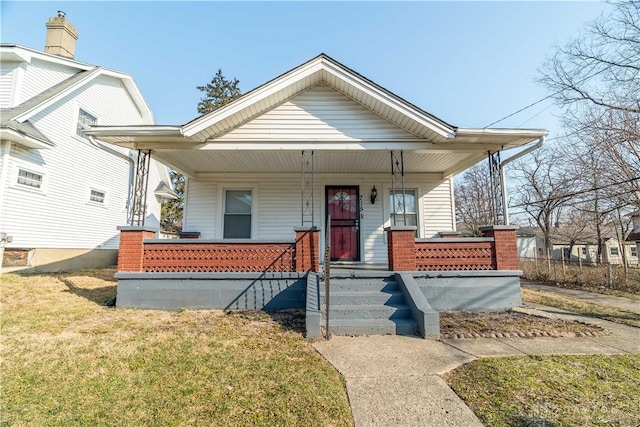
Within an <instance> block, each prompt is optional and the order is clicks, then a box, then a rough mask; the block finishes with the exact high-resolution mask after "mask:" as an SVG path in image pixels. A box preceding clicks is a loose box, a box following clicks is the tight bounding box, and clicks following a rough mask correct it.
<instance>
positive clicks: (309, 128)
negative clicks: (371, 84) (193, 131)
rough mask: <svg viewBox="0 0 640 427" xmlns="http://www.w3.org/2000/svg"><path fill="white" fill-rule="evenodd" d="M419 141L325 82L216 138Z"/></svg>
mask: <svg viewBox="0 0 640 427" xmlns="http://www.w3.org/2000/svg"><path fill="white" fill-rule="evenodd" d="M235 140H246V141H272V140H273V141H281V142H282V141H300V140H314V141H316V140H318V141H322V140H325V141H333V142H335V141H340V142H343V141H364V140H368V141H407V140H412V141H419V138H418V137H417V136H415V135H413V134H411V133H409V132H406V131H404V130H403V129H400V128H398V127H397V126H395V125H394V124H392V123H391V122H389V121H387V120H385V119H383V118H381V117H380V116H378V115H376V114H374V113H372V112H371V111H369V110H367V109H366V108H364V107H362V106H361V105H359V104H358V103H356V102H355V101H353V100H351V99H350V98H348V97H346V96H344V95H342V94H341V93H339V92H337V91H336V90H334V89H332V88H331V87H329V86H326V85H319V86H315V87H312V88H311V89H309V90H307V91H305V92H303V93H301V94H300V95H297V96H295V97H294V98H292V99H290V100H288V101H286V102H284V103H282V104H281V105H279V106H277V107H275V108H273V109H272V110H270V111H267V112H266V113H264V114H262V115H261V116H258V117H256V118H255V119H253V120H251V121H250V122H248V123H246V124H244V125H242V126H240V127H238V128H237V129H234V130H233V131H231V132H229V133H227V134H225V135H223V136H221V137H219V138H217V141H220V142H225V141H235Z"/></svg>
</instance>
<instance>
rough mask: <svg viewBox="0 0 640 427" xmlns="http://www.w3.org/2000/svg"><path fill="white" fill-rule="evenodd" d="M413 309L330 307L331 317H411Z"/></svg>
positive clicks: (354, 318) (355, 318)
mask: <svg viewBox="0 0 640 427" xmlns="http://www.w3.org/2000/svg"><path fill="white" fill-rule="evenodd" d="M410 318H411V310H410V309H409V308H400V309H396V308H394V307H385V306H380V308H376V309H375V310H371V309H367V310H360V309H357V308H356V309H344V310H341V309H333V310H332V309H331V308H329V319H353V320H357V319H363V320H364V319H410Z"/></svg>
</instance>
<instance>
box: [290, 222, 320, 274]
mask: <svg viewBox="0 0 640 427" xmlns="http://www.w3.org/2000/svg"><path fill="white" fill-rule="evenodd" d="M294 231H295V232H296V267H295V268H296V271H297V272H301V273H306V272H308V271H320V248H319V246H318V244H319V243H320V241H319V238H320V230H318V229H317V228H316V227H296V228H294Z"/></svg>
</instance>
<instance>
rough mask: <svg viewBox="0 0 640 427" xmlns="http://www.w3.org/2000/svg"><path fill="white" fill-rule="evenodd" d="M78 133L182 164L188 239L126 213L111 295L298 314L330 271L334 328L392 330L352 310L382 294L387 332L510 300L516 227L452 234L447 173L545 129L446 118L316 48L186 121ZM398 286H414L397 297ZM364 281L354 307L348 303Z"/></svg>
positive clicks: (138, 303)
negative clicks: (140, 223)
mask: <svg viewBox="0 0 640 427" xmlns="http://www.w3.org/2000/svg"><path fill="white" fill-rule="evenodd" d="M88 134H89V135H93V136H94V137H95V138H96V139H98V140H100V141H103V142H105V143H109V144H112V145H115V146H119V147H124V148H129V149H135V150H139V151H142V152H148V153H150V154H151V155H152V156H153V157H154V158H156V159H159V160H160V161H162V162H163V163H165V164H167V165H170V166H171V167H172V168H175V169H176V170H178V171H180V172H181V173H183V174H185V175H186V176H187V177H188V179H187V184H186V191H185V193H186V194H185V211H184V225H183V227H184V232H186V233H190V234H191V237H194V238H195V239H184V238H183V239H177V240H171V241H170V242H169V241H166V240H164V241H162V240H159V239H155V238H154V237H155V232H156V230H155V229H154V228H149V227H142V228H140V227H134V228H131V227H123V228H121V232H122V239H121V242H129V243H128V247H126V248H123V247H122V246H121V253H120V260H119V266H120V267H119V273H118V274H117V278H118V297H117V298H118V302H117V304H118V305H119V306H122V307H141V308H164V309H166V308H169V309H177V308H181V307H191V308H194V307H215V308H258V309H260V308H267V309H270V308H283V307H293V306H298V307H304V306H305V304H306V308H307V316H308V320H309V316H310V313H316V311H317V309H318V307H319V301H320V300H321V299H322V298H324V297H323V296H322V295H321V294H322V293H323V291H322V289H324V288H323V287H321V286H319V283H320V282H322V281H325V282H326V280H327V279H329V280H331V281H332V282H331V283H332V285H331V286H333V289H335V292H334V293H333V294H332V296H331V302H332V305H333V307H334V308H335V310H336V311H335V313H334V311H331V313H334V314H332V315H331V316H330V317H332V318H333V319H335V320H334V322H335V323H334V324H333V325H334V328H335V329H336V330H338V329H340V326H341V325H342V326H343V327H344V329H341V330H342V331H343V332H345V333H359V332H368V333H371V332H372V331H373V332H375V331H377V332H381V331H383V332H384V331H386V332H389V330H387V329H375V328H373V327H371V328H370V329H367V327H365V326H363V325H365V324H367V321H369V323H368V325H369V326H371V325H372V324H373V323H375V322H376V321H377V320H376V319H371V317H376V318H377V314H376V315H374V314H373V313H378V311H377V309H376V308H375V307H378V306H381V307H378V308H380V310H379V313H382V314H380V316H381V317H383V318H384V319H383V320H387V321H389V320H391V321H393V324H392V328H395V329H392V330H390V332H398V333H400V331H401V330H404V329H402V327H403V326H402V325H403V323H402V322H400V319H401V318H403V317H404V316H405V314H406V315H407V316H409V315H408V314H407V313H409V312H410V311H411V313H413V314H412V315H411V316H409V317H412V316H413V317H414V318H415V317H416V316H417V317H420V316H422V315H424V313H431V314H433V312H435V311H436V310H441V309H452V308H467V309H477V310H481V309H496V308H499V309H503V308H507V307H511V306H513V305H518V304H519V303H520V294H519V279H518V277H519V274H520V272H519V271H518V265H517V255H516V253H517V252H516V247H515V233H514V230H515V227H509V226H495V227H489V228H488V229H487V230H486V233H487V234H486V236H485V237H483V238H476V239H467V238H460V237H458V233H455V232H454V230H455V224H456V219H455V209H454V194H453V187H452V177H453V175H455V174H456V173H458V172H461V171H463V170H464V169H466V168H468V167H470V166H472V165H474V164H475V163H477V162H479V161H482V160H485V159H486V158H487V156H488V155H489V156H490V157H493V158H494V159H495V158H496V157H497V156H498V155H499V153H500V152H501V151H503V150H508V149H511V148H516V147H522V146H525V145H527V144H529V143H538V142H541V141H542V140H543V138H544V136H545V135H546V134H547V131H546V130H539V129H474V128H460V127H456V126H452V125H450V124H448V123H446V122H444V121H443V120H441V119H439V118H437V117H435V116H433V115H431V114H429V113H428V112H426V111H423V110H422V109H420V108H419V107H417V106H415V105H413V104H411V103H409V102H407V101H406V100H404V99H402V98H400V97H398V96H396V95H394V94H393V93H391V92H389V91H388V90H386V89H384V88H382V87H380V86H379V85H377V84H376V83H374V82H372V81H371V80H368V79H367V78H365V77H363V76H362V75H360V74H358V73H357V72H355V71H353V70H351V69H349V68H347V67H346V66H344V65H342V64H341V63H339V62H337V61H335V60H334V59H332V58H330V57H329V56H327V55H324V54H321V55H319V56H317V57H315V58H313V59H311V60H309V61H308V62H305V63H304V64H302V65H300V66H298V67H296V68H294V69H292V70H290V71H288V72H286V73H284V74H282V75H280V76H278V77H276V78H275V79H273V80H271V81H269V82H267V83H265V84H263V85H262V86H259V87H258V88H256V89H254V90H252V91H250V92H248V93H246V94H244V95H243V96H241V97H239V98H237V99H236V100H234V101H233V102H231V103H230V104H228V105H226V106H224V107H222V108H220V109H218V110H216V111H214V112H212V113H209V114H206V115H204V116H202V117H198V118H196V119H194V120H193V121H191V122H189V123H187V124H185V125H182V126H161V125H152V126H149V125H121V126H93V127H92V130H91V131H89V132H88ZM497 190H503V188H498V189H497ZM125 236H126V237H125ZM123 249H125V250H123ZM322 264H324V267H321V265H322ZM321 270H322V271H324V273H323V276H319V275H317V274H316V272H320V271H321ZM328 270H331V273H329V272H328ZM398 272H405V273H406V274H402V273H398ZM395 273H398V274H399V275H397V274H395ZM400 276H402V277H400ZM347 282H348V283H347ZM427 283H428V284H427ZM401 290H403V291H402V292H404V295H405V297H406V295H413V297H412V299H411V301H412V302H406V301H405V302H402V303H398V304H399V305H398V306H397V307H396V305H395V303H394V302H392V301H395V299H394V298H398V301H401V300H402V298H401V297H400V296H398V295H396V294H395V293H401ZM358 292H360V293H359V294H358ZM376 292H378V293H379V292H389V293H390V295H391V296H390V299H388V300H385V299H384V297H382V298H377V299H376V298H375V297H374V295H373V294H375V293H376ZM394 292H395V293H394ZM369 293H370V294H372V295H371V297H372V299H371V300H367V301H366V302H365V305H366V309H364V310H360V311H359V313H360V314H359V315H358V316H360V317H359V318H353V317H350V316H351V315H352V314H353V312H355V311H358V310H356V309H355V308H354V307H353V305H354V304H356V300H359V298H358V296H361V297H362V296H364V295H369ZM285 294H287V295H288V296H286V295H285ZM339 297H344V298H346V299H343V300H338V299H335V300H334V298H339ZM406 298H408V297H406ZM425 298H426V300H425ZM340 301H341V302H340ZM375 301H378V302H375ZM381 301H382V302H381ZM384 301H386V302H384ZM360 303H362V301H360ZM376 304H377V305H376ZM407 304H408V306H411V307H412V308H411V310H409V308H407V307H408V306H407ZM338 307H341V309H342V311H341V309H339V308H338ZM427 307H428V308H427ZM386 309H389V310H391V311H385V310H386ZM432 309H433V310H432ZM314 310H316V311H314ZM403 310H404V311H403ZM425 310H426V311H425ZM379 313H378V314H379ZM416 313H422V314H416ZM316 314H317V313H316ZM414 315H415V316H414ZM356 317H357V316H356ZM436 317H437V316H436ZM420 319H422V320H421V321H419V322H418V325H420V324H422V325H423V326H419V327H418V329H420V332H421V333H422V334H423V335H424V334H425V332H424V323H425V321H424V318H422V317H420ZM414 320H415V319H414ZM341 321H343V322H342V323H340V322H341ZM358 322H360V323H358ZM421 322H422V323H421ZM347 324H349V325H350V327H351V329H349V327H348V325H347ZM345 325H346V326H345ZM358 325H360V326H361V328H360V329H359V328H358ZM426 334H427V335H428V333H426Z"/></svg>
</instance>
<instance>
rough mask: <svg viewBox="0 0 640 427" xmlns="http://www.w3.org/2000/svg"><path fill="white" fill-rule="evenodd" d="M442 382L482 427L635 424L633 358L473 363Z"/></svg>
mask: <svg viewBox="0 0 640 427" xmlns="http://www.w3.org/2000/svg"><path fill="white" fill-rule="evenodd" d="M445 380H446V381H447V382H448V383H449V385H450V386H451V387H452V388H453V389H454V391H455V392H456V393H457V394H458V395H459V396H460V397H461V398H462V399H463V400H464V401H465V403H466V404H467V405H469V407H470V408H471V409H472V410H473V411H474V412H475V414H476V415H477V416H478V417H479V418H480V420H481V421H482V422H483V423H484V424H486V425H488V426H494V427H500V426H523V427H524V426H555V427H559V426H580V427H583V426H584V427H589V426H636V425H638V423H640V412H638V408H640V356H639V355H623V356H600V355H595V356H544V357H539V356H535V357H506V358H495V359H478V360H475V361H473V362H471V363H469V364H467V365H464V366H461V367H459V368H458V369H455V370H454V371H451V372H449V373H447V374H446V375H445Z"/></svg>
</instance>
